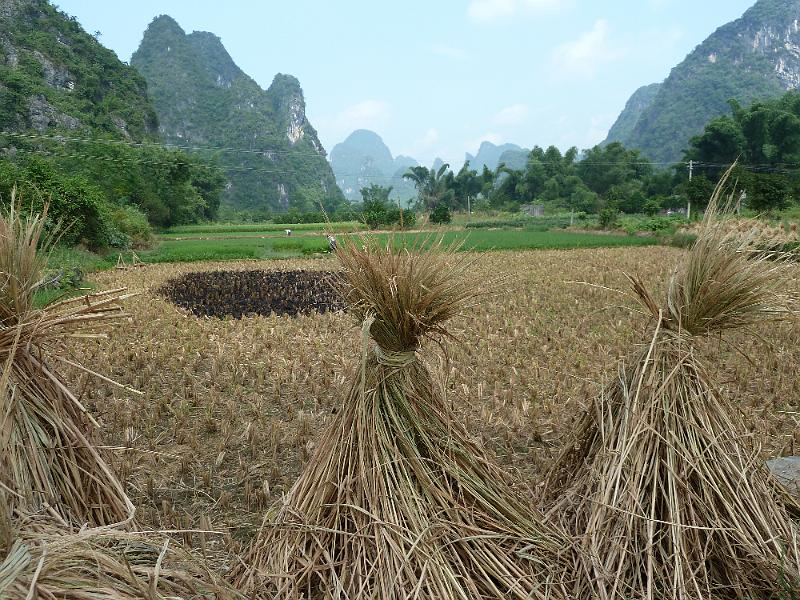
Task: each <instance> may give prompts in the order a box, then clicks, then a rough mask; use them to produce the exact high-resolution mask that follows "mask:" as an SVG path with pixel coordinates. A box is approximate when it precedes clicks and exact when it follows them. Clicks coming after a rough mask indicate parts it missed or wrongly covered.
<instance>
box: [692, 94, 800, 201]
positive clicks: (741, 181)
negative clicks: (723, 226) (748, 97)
mask: <svg viewBox="0 0 800 600" xmlns="http://www.w3.org/2000/svg"><path fill="white" fill-rule="evenodd" d="M731 109H732V114H731V115H725V116H722V117H719V118H717V119H714V120H712V121H711V122H710V123H708V124H707V125H706V127H705V129H704V131H703V133H702V134H700V135H698V136H695V137H694V138H692V141H691V147H690V149H689V150H688V151H687V153H686V155H685V158H686V160H690V159H691V160H694V161H695V162H697V163H698V164H697V171H696V172H697V177H695V178H694V180H693V183H694V186H693V190H694V191H695V193H694V194H693V195H694V196H695V200H696V201H701V202H702V200H703V197H702V194H704V193H705V192H706V191H707V190H708V189H709V188H710V187H711V186H712V185H713V183H714V182H716V181H717V180H718V179H719V177H720V176H721V174H722V173H723V172H724V171H725V170H726V168H727V165H730V164H732V163H733V162H734V161H737V160H738V161H739V166H737V167H736V169H735V173H734V174H733V179H735V180H736V181H737V182H738V186H739V188H740V189H741V190H743V191H744V192H745V200H746V206H747V207H748V208H751V209H753V210H756V211H758V212H764V211H774V210H781V209H783V208H786V207H787V206H788V205H789V204H790V203H791V202H792V199H793V198H797V197H798V195H800V172H799V171H798V169H797V167H798V165H800V92H797V91H792V92H787V93H786V94H784V95H783V96H782V97H780V98H777V99H774V100H768V101H759V102H754V103H753V104H751V105H750V106H748V107H742V106H741V105H739V104H738V103H737V102H731Z"/></svg>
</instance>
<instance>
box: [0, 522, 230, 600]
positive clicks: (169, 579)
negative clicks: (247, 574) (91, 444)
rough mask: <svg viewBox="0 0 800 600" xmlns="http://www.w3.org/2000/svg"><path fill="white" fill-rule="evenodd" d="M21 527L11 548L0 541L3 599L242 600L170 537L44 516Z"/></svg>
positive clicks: (13, 535) (0, 594)
mask: <svg viewBox="0 0 800 600" xmlns="http://www.w3.org/2000/svg"><path fill="white" fill-rule="evenodd" d="M17 525H18V528H17V529H16V530H14V531H10V532H8V534H7V535H6V536H5V537H6V538H8V539H12V540H13V542H11V543H10V545H9V547H8V548H7V549H6V551H5V552H4V551H3V548H2V546H0V598H3V600H55V599H58V600H134V599H137V600H138V599H142V598H145V599H147V600H166V599H168V598H169V599H172V598H182V599H186V600H189V599H192V600H197V599H208V600H239V599H242V596H241V595H240V594H238V593H237V592H236V591H234V590H233V589H232V588H230V586H228V585H227V584H225V583H224V582H223V581H219V580H218V579H219V578H218V577H216V576H215V575H214V574H213V573H212V572H211V571H209V570H208V569H205V568H204V567H203V566H202V562H200V561H198V560H196V559H195V558H194V557H193V556H192V555H190V554H189V553H187V552H186V551H184V550H182V549H181V548H179V547H176V545H175V544H174V543H171V542H172V540H170V539H169V538H166V537H160V536H158V535H156V534H146V535H145V534H137V533H124V532H121V531H119V530H117V529H114V528H112V527H95V528H91V529H82V530H73V529H71V528H69V527H68V526H67V525H66V524H65V523H63V522H59V521H57V520H55V519H52V518H47V517H41V516H39V517H35V518H25V519H21V520H19V521H18V522H17ZM2 529H3V525H2V524H1V523H0V530H2ZM0 539H1V538H0Z"/></svg>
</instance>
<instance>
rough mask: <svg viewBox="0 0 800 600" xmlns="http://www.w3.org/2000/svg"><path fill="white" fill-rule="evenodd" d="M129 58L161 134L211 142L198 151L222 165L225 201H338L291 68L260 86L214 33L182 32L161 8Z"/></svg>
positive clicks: (275, 206)
mask: <svg viewBox="0 0 800 600" xmlns="http://www.w3.org/2000/svg"><path fill="white" fill-rule="evenodd" d="M131 64H132V65H133V66H134V67H136V68H137V69H138V70H139V72H140V73H141V74H142V75H143V76H144V78H145V79H146V80H147V84H148V91H149V95H150V97H151V98H152V101H153V103H154V105H155V109H156V111H157V113H158V118H159V122H160V133H161V135H163V137H164V139H165V140H166V141H167V142H168V143H170V144H176V145H187V146H191V147H203V148H211V150H206V151H203V152H202V153H201V155H203V156H213V157H215V158H216V159H217V160H218V161H219V163H220V164H221V165H222V167H223V168H224V169H225V172H226V175H227V178H228V182H229V185H228V186H227V187H226V190H225V193H224V198H223V201H224V202H225V204H226V205H227V206H228V207H230V208H234V209H240V210H241V209H244V210H251V211H252V210H255V211H266V212H268V211H287V210H289V209H294V210H299V211H310V210H315V209H316V210H318V209H319V203H320V202H322V203H323V204H324V206H325V208H326V209H327V210H332V209H333V208H335V207H336V206H337V205H339V204H341V203H342V202H343V200H344V198H343V196H342V193H341V191H340V190H339V188H338V187H337V186H336V181H335V179H334V176H333V173H332V171H331V168H330V165H329V164H328V162H327V160H326V159H325V150H324V149H323V147H322V144H321V143H320V141H319V139H318V137H317V132H316V131H315V130H314V128H313V126H312V125H311V123H309V122H308V119H307V118H306V114H305V99H304V97H303V90H302V89H301V87H300V83H299V82H298V81H297V79H295V78H294V77H292V76H291V75H284V74H278V75H276V76H275V78H274V80H273V82H272V85H270V87H269V88H268V89H267V90H264V89H262V88H261V87H260V86H259V85H258V84H257V83H256V82H255V81H254V80H253V79H251V78H250V77H249V76H248V75H246V74H245V73H244V72H243V71H242V70H241V69H240V68H239V67H238V66H236V64H235V63H234V62H233V59H232V58H231V57H230V55H229V54H228V52H227V51H226V50H225V47H224V46H223V45H222V42H221V41H220V39H219V38H218V37H217V36H215V35H214V34H212V33H208V32H203V31H195V32H193V33H190V34H186V33H185V32H184V31H183V29H181V27H180V25H178V23H177V22H176V21H175V20H174V19H172V18H171V17H169V16H166V15H162V16H159V17H157V18H156V19H154V20H153V22H152V23H150V25H149V27H148V28H147V31H145V33H144V37H143V39H142V42H141V44H140V46H139V49H138V50H137V51H136V52H135V53H134V55H133V57H132V58H131Z"/></svg>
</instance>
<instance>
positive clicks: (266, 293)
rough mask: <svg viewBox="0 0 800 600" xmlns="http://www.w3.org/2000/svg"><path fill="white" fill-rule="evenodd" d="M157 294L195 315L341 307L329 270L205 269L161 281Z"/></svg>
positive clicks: (281, 312)
mask: <svg viewBox="0 0 800 600" xmlns="http://www.w3.org/2000/svg"><path fill="white" fill-rule="evenodd" d="M158 292H159V294H161V295H162V296H164V297H165V298H167V299H168V300H170V301H171V302H172V303H174V304H175V305H177V306H180V307H181V308H185V309H187V310H190V311H191V312H193V313H194V314H195V315H197V316H198V317H228V316H230V317H234V318H236V319H240V318H242V317H244V316H250V315H270V314H277V315H290V316H296V315H298V314H305V313H311V312H320V313H324V312H327V311H330V310H343V309H344V301H343V299H342V295H341V293H340V292H339V289H338V287H337V285H336V277H335V275H334V274H333V273H331V272H330V271H304V270H299V271H206V272H200V273H187V274H186V275H183V276H181V277H178V278H176V279H171V280H169V281H167V283H165V284H164V285H163V286H161V288H159V290H158Z"/></svg>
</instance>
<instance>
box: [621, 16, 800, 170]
mask: <svg viewBox="0 0 800 600" xmlns="http://www.w3.org/2000/svg"><path fill="white" fill-rule="evenodd" d="M799 21H800V0H759V1H758V2H756V4H755V5H754V6H753V7H752V8H750V9H749V10H747V11H746V12H745V13H744V15H743V16H742V17H741V18H739V19H737V20H735V21H733V22H731V23H728V24H727V25H724V26H722V27H720V28H719V29H717V31H715V32H714V33H713V34H711V35H710V36H709V37H708V38H707V39H706V40H705V41H704V42H703V43H702V44H700V45H699V46H697V48H695V50H694V51H693V52H691V53H690V54H689V55H688V56H687V57H686V59H685V60H684V61H683V62H681V63H680V64H679V65H678V66H676V67H675V68H674V69H673V70H672V72H671V73H670V75H669V77H667V79H666V80H665V81H664V83H663V84H661V86H660V88H659V89H658V91H657V93H656V95H655V97H654V98H653V99H652V102H650V104H649V105H648V106H647V107H646V108H644V109H643V110H642V111H641V114H640V115H639V117H638V119H636V123H635V125H634V126H633V127H632V128H630V127H629V125H630V124H629V123H628V122H627V118H626V120H625V121H624V122H623V123H622V127H621V129H622V131H619V129H620V127H618V128H617V131H616V132H614V135H613V136H612V135H610V136H609V140H618V141H621V142H623V143H624V144H625V145H626V146H628V147H632V148H638V149H639V150H641V151H642V152H643V153H644V155H645V156H647V157H648V158H650V159H652V160H655V161H659V162H675V161H677V160H679V159H680V158H681V155H682V153H683V150H685V149H686V148H687V147H688V144H689V139H690V138H691V137H692V136H694V135H697V134H699V133H700V132H701V131H702V130H703V127H704V126H705V124H706V123H707V122H708V121H709V120H711V119H713V118H715V117H718V116H720V115H724V114H727V113H728V112H729V108H728V100H730V99H734V100H736V101H738V102H739V103H741V104H749V103H750V102H752V101H754V100H757V99H767V98H774V97H777V96H779V95H781V94H782V93H783V92H785V91H786V90H789V89H794V88H796V87H797V86H798V82H800V27H798V25H797V23H798V22H799ZM632 100H633V99H632ZM626 131H627V133H626Z"/></svg>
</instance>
